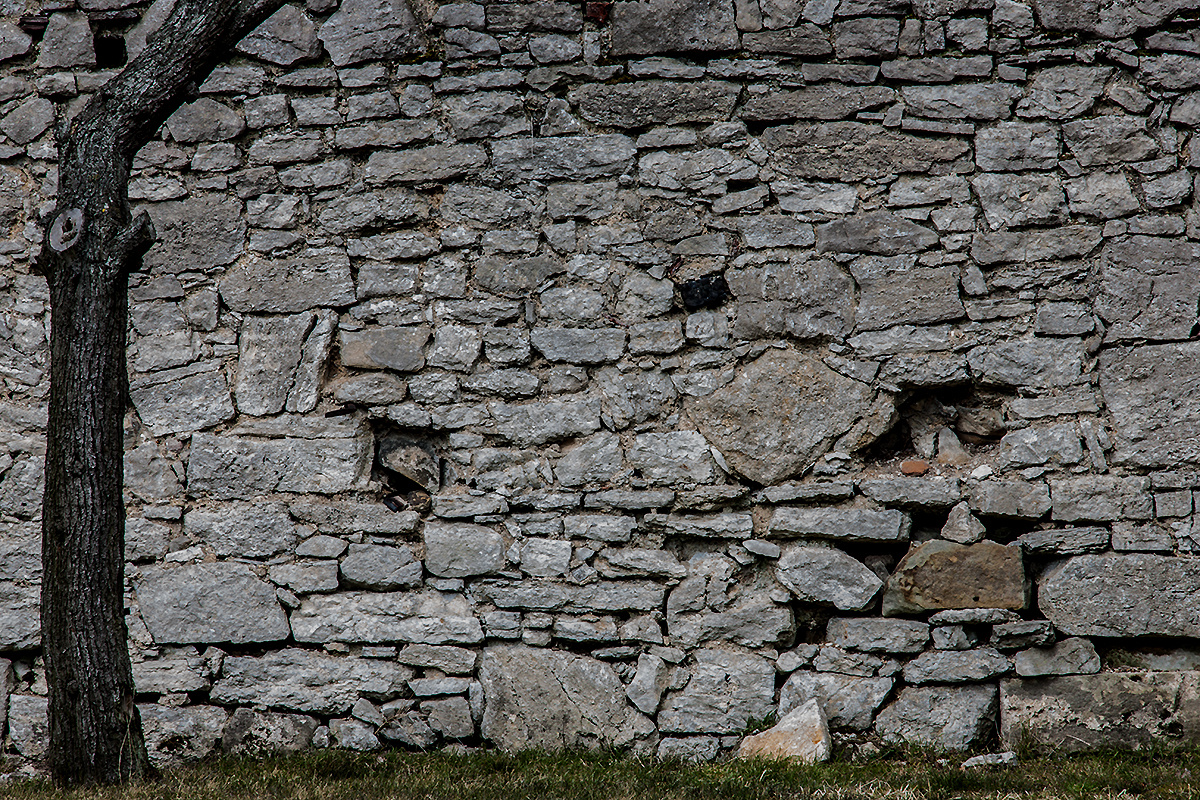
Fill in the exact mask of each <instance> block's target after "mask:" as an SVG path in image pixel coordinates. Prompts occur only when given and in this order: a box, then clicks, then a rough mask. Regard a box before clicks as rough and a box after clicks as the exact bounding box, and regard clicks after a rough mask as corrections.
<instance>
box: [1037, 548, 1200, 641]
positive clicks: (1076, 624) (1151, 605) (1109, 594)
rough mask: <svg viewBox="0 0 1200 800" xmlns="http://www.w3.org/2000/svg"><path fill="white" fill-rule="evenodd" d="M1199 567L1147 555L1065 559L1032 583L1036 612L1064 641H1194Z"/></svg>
mask: <svg viewBox="0 0 1200 800" xmlns="http://www.w3.org/2000/svg"><path fill="white" fill-rule="evenodd" d="M1198 594H1200V563H1198V562H1195V561H1193V560H1192V559H1188V558H1173V557H1170V556H1160V555H1152V554H1149V553H1128V554H1117V553H1106V554H1102V555H1082V556H1075V557H1074V558H1071V559H1068V560H1067V561H1064V562H1062V563H1060V564H1058V565H1056V566H1054V567H1052V568H1051V569H1049V570H1048V571H1047V572H1046V573H1045V575H1043V576H1042V578H1041V579H1040V580H1039V582H1038V608H1039V610H1040V611H1041V612H1042V613H1043V614H1045V615H1046V617H1047V618H1048V619H1049V620H1050V621H1051V622H1053V623H1054V626H1055V627H1056V628H1058V629H1059V630H1060V631H1062V632H1063V633H1065V634H1068V635H1070V636H1155V635H1157V636H1197V635H1200V634H1198V633H1197V631H1200V605H1197V600H1196V598H1197V596H1198Z"/></svg>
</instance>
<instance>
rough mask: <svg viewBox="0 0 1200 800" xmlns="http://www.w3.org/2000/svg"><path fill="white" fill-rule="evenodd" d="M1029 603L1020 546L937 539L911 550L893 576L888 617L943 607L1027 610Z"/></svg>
mask: <svg viewBox="0 0 1200 800" xmlns="http://www.w3.org/2000/svg"><path fill="white" fill-rule="evenodd" d="M1027 603H1028V587H1027V586H1026V582H1025V568H1024V565H1023V563H1022V558H1021V549H1020V548H1019V547H1006V546H1004V545H1000V544H996V543H995V542H986V541H985V542H979V543H978V544H972V545H961V544H956V543H954V542H947V541H942V540H936V539H935V540H933V541H929V542H925V543H923V544H920V545H917V546H916V547H914V548H912V549H911V550H909V552H908V554H907V555H905V557H904V559H903V560H902V561H901V562H900V563H899V564H898V565H897V566H896V570H895V571H894V572H893V573H892V575H891V577H890V578H888V582H887V588H886V589H885V590H884V594H883V613H884V614H886V615H889V616H891V615H895V614H913V613H919V612H921V611H930V610H938V609H943V608H1011V609H1022V608H1025V606H1026V604H1027Z"/></svg>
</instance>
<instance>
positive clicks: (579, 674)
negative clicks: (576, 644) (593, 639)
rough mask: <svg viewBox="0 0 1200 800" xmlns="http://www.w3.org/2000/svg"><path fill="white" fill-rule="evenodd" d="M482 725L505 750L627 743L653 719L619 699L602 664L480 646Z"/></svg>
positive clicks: (613, 681)
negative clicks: (481, 648) (483, 700)
mask: <svg viewBox="0 0 1200 800" xmlns="http://www.w3.org/2000/svg"><path fill="white" fill-rule="evenodd" d="M479 680H480V682H481V683H482V684H483V692H484V697H485V698H486V701H485V705H484V711H483V720H482V723H481V731H482V733H483V736H484V737H485V738H487V739H488V740H490V741H492V742H494V743H495V744H496V746H497V747H500V748H501V749H503V750H510V751H515V750H524V749H526V748H529V747H544V748H552V749H562V748H572V747H574V748H579V747H589V748H596V747H606V746H618V747H619V746H625V745H629V744H631V743H632V742H633V741H634V739H635V738H638V737H640V736H645V735H646V734H647V733H649V731H650V729H651V727H652V725H651V723H650V721H649V720H648V719H646V718H645V717H642V716H641V715H640V714H638V713H637V712H636V711H634V710H633V709H632V708H631V707H629V706H628V705H627V704H626V702H625V692H624V689H623V687H622V686H621V681H620V679H619V678H618V677H617V675H616V673H615V672H613V670H612V667H610V666H608V665H607V664H605V663H603V662H600V661H597V660H595V659H592V658H587V657H584V656H578V655H573V654H571V653H564V652H555V651H550V650H544V649H540V648H530V647H525V646H519V645H518V646H493V647H488V648H486V649H485V650H484V651H483V658H482V659H481V661H480V667H479Z"/></svg>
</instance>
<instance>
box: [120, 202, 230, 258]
mask: <svg viewBox="0 0 1200 800" xmlns="http://www.w3.org/2000/svg"><path fill="white" fill-rule="evenodd" d="M146 210H147V211H148V212H149V213H150V218H151V219H152V220H154V232H155V233H156V234H158V241H157V242H156V243H155V244H154V246H153V247H151V248H150V250H149V251H147V253H146V255H145V257H144V258H143V260H142V262H143V266H144V267H145V268H146V269H148V270H153V271H162V272H169V273H177V272H188V271H192V270H195V271H200V272H203V271H205V270H208V269H211V268H212V267H219V266H223V265H225V264H229V263H230V262H232V261H233V260H234V259H236V258H237V257H238V255H240V254H241V252H242V247H243V242H244V240H245V235H246V221H245V218H244V217H243V216H242V203H241V201H240V200H238V199H237V198H236V197H214V196H210V195H204V196H197V197H191V198H188V199H187V200H175V201H171V202H167V203H153V204H151V205H149V206H148V207H147V208H146Z"/></svg>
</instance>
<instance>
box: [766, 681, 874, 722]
mask: <svg viewBox="0 0 1200 800" xmlns="http://www.w3.org/2000/svg"><path fill="white" fill-rule="evenodd" d="M894 682H895V681H894V680H893V679H892V678H871V677H862V676H856V675H844V674H841V673H837V672H809V671H807V670H801V671H797V672H794V673H792V675H791V677H790V678H788V679H787V683H785V684H784V685H783V688H782V689H781V690H780V692H779V713H780V714H781V715H784V714H788V713H790V712H791V711H792V710H793V709H796V708H799V707H801V706H803V705H804V704H806V703H808V702H810V701H812V700H817V701H819V702H820V703H821V708H822V710H823V711H824V712H825V716H826V717H827V718H828V720H829V725H830V726H831V727H832V728H834V729H835V730H838V729H843V730H845V729H848V730H855V731H865V730H867V729H869V728H870V727H871V720H872V719H873V718H874V716H875V712H876V711H878V710H879V707H880V706H881V705H883V701H884V700H886V699H887V697H888V695H889V694H890V693H891V691H892V684H893V683H894Z"/></svg>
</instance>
